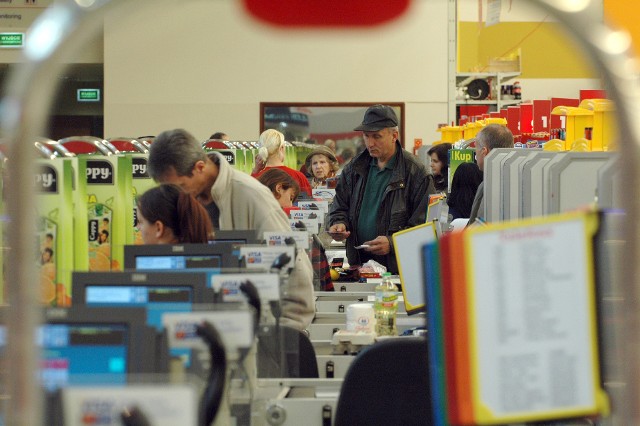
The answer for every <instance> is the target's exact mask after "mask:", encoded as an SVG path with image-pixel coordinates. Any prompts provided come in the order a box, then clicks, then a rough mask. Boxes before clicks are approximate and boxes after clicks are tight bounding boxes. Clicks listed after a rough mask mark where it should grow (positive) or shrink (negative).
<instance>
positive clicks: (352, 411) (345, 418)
mask: <svg viewBox="0 0 640 426" xmlns="http://www.w3.org/2000/svg"><path fill="white" fill-rule="evenodd" d="M432 423H433V421H432V408H431V391H430V386H429V372H428V357H427V342H426V338H424V337H399V338H397V339H389V340H383V341H380V342H377V343H375V344H374V345H373V346H370V347H368V348H366V349H364V350H363V351H362V352H360V353H359V354H358V355H357V356H356V358H355V359H354V360H353V362H352V363H351V365H350V367H349V370H348V371H347V374H346V376H345V378H344V382H343V383H342V389H341V390H340V396H339V397H338V406H337V409H336V415H335V426H358V425H363V426H364V425H366V426H376V425H381V426H382V425H384V426H390V425H398V426H400V425H401V426H411V425H420V426H424V425H431V424H432Z"/></svg>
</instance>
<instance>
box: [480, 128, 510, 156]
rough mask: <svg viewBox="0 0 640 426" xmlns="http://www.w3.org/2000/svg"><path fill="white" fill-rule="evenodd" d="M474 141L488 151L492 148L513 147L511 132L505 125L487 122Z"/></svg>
mask: <svg viewBox="0 0 640 426" xmlns="http://www.w3.org/2000/svg"><path fill="white" fill-rule="evenodd" d="M476 142H477V143H479V144H480V146H483V147H486V148H488V149H489V151H491V150H492V149H494V148H513V133H511V130H509V128H507V127H506V126H502V125H500V124H489V125H487V126H486V127H483V128H482V130H480V132H479V133H478V134H477V135H476Z"/></svg>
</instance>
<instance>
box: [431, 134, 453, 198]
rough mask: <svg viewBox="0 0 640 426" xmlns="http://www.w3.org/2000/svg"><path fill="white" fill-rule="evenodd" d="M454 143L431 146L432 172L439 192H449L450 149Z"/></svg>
mask: <svg viewBox="0 0 640 426" xmlns="http://www.w3.org/2000/svg"><path fill="white" fill-rule="evenodd" d="M452 146H453V145H451V144H450V143H447V142H444V143H440V144H438V145H434V146H432V147H431V148H429V151H427V154H428V155H429V157H430V158H431V174H432V175H433V182H434V185H435V187H436V191H437V192H447V190H448V187H449V150H450V149H451V147H452Z"/></svg>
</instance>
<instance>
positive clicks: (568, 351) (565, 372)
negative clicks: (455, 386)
mask: <svg viewBox="0 0 640 426" xmlns="http://www.w3.org/2000/svg"><path fill="white" fill-rule="evenodd" d="M584 226H585V225H584V223H583V222H582V221H580V220H574V221H562V222H557V223H542V224H538V225H533V226H522V227H517V228H512V229H505V230H499V231H491V232H479V233H477V234H473V235H472V236H471V244H472V249H473V250H472V253H473V257H472V267H471V270H470V276H471V277H473V281H472V292H471V295H470V300H471V301H472V306H474V307H475V310H474V311H475V312H474V315H472V316H471V317H470V318H469V321H470V322H471V323H472V324H475V328H476V330H477V331H476V332H477V334H476V338H475V344H476V345H477V356H476V360H477V363H478V374H479V379H480V397H481V398H482V402H483V404H485V405H486V406H487V407H488V409H489V410H490V411H491V412H492V413H494V415H496V416H500V415H509V414H511V415H513V414H520V413H529V412H540V411H552V410H560V409H563V410H568V409H572V408H573V409H577V408H579V407H592V406H594V405H595V394H594V386H593V385H594V383H593V377H594V376H593V371H594V369H595V368H596V363H595V359H594V358H595V354H594V346H593V345H592V341H593V339H594V336H592V334H591V333H592V331H593V330H592V329H591V327H592V325H593V319H592V316H591V311H590V310H591V307H592V304H593V303H594V302H593V299H592V298H593V297H594V296H593V292H594V289H593V283H592V282H591V279H592V278H591V277H590V274H589V270H588V267H587V265H588V264H589V256H590V250H589V249H588V247H589V246H590V244H591V242H590V241H589V240H587V238H586V235H585V229H584Z"/></svg>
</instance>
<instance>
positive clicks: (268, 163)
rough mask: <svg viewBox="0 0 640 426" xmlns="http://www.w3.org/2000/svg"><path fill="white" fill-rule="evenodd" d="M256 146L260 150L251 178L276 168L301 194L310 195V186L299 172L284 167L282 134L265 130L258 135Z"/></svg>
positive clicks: (272, 130)
mask: <svg viewBox="0 0 640 426" xmlns="http://www.w3.org/2000/svg"><path fill="white" fill-rule="evenodd" d="M258 144H259V145H260V149H259V150H258V155H257V156H256V165H255V167H254V168H253V171H252V173H251V176H253V177H254V178H259V177H260V176H261V175H262V174H263V173H264V172H266V171H267V170H269V169H273V168H278V169H280V170H283V171H285V172H286V173H287V174H288V175H289V176H291V177H292V178H293V179H294V180H295V181H296V182H297V183H298V185H299V186H300V191H301V192H306V193H307V194H308V195H309V196H310V195H311V186H309V182H308V181H307V178H306V177H305V176H304V175H303V174H302V173H301V172H299V171H297V170H294V169H292V168H290V167H287V166H285V165H284V150H285V141H284V135H283V134H282V133H280V132H279V131H277V130H274V129H267V130H265V131H264V132H262V134H261V135H260V138H259V139H258Z"/></svg>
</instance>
